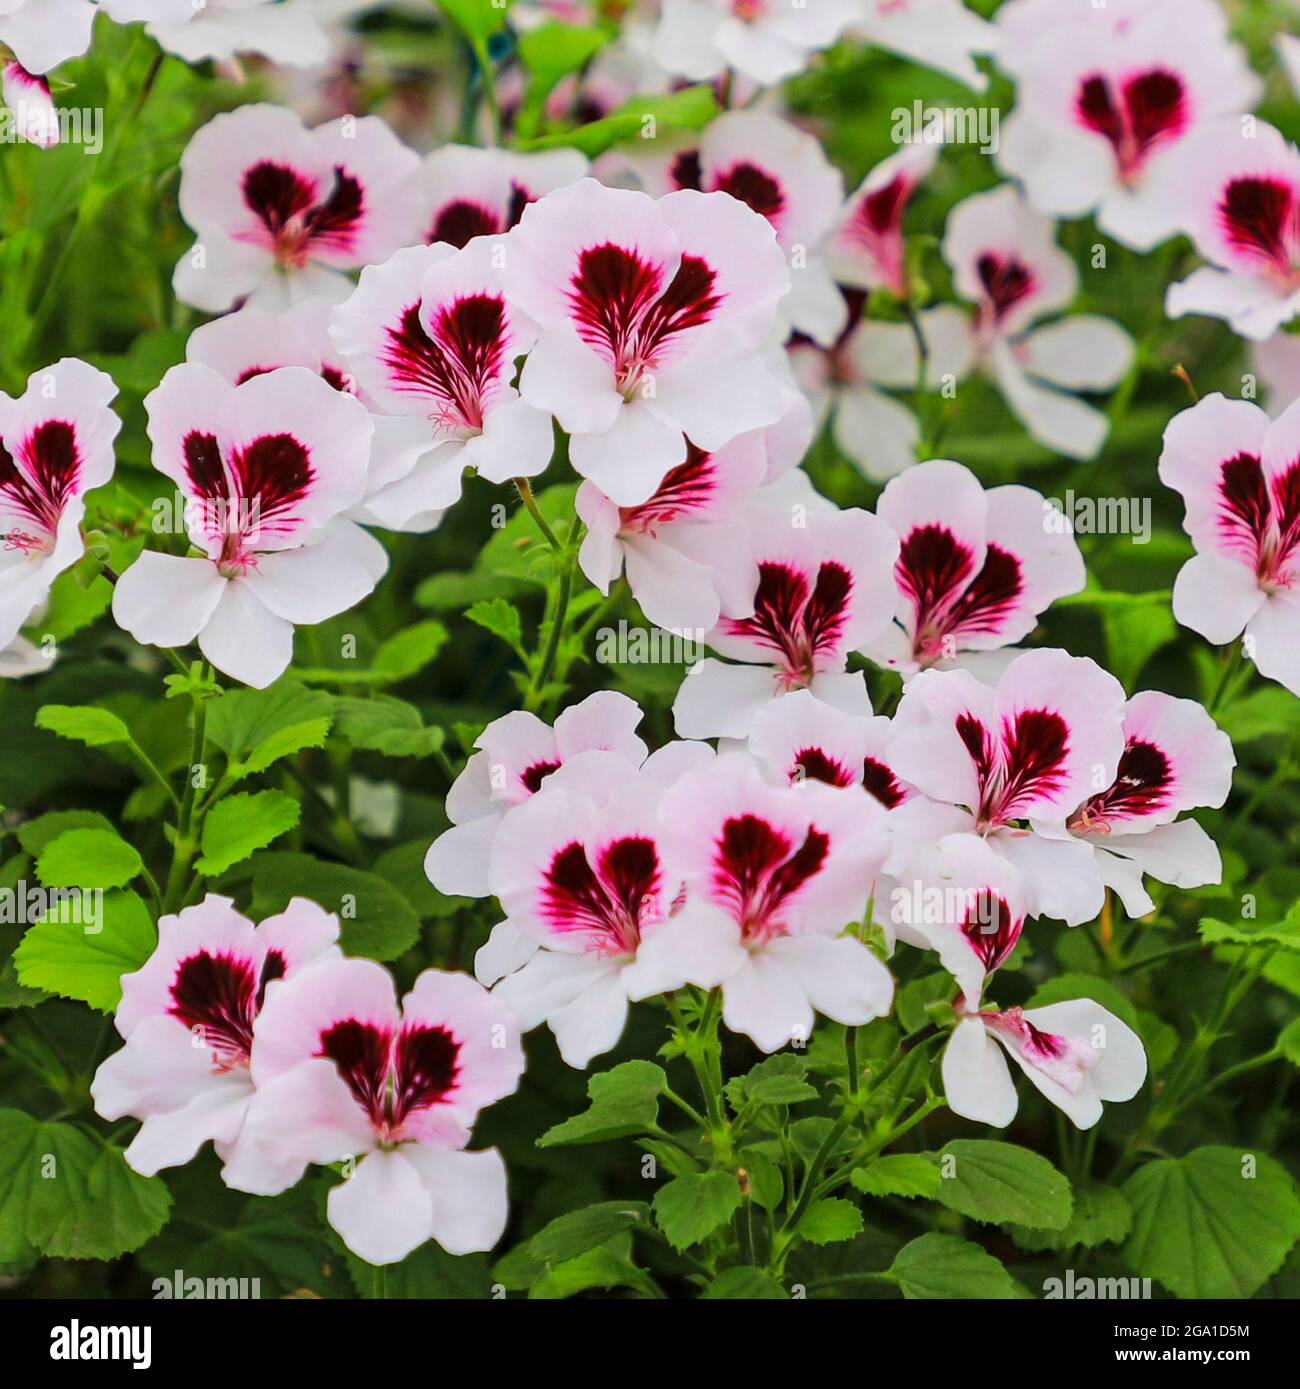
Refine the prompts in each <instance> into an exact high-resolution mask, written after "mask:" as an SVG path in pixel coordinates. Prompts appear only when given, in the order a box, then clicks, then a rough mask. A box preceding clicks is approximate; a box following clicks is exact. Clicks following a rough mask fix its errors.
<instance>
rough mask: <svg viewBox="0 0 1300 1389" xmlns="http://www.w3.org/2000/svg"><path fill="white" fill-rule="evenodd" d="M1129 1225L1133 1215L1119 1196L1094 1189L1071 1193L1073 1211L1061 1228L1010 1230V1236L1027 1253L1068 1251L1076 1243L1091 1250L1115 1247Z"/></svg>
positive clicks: (1107, 1189) (1109, 1190) (1106, 1188)
mask: <svg viewBox="0 0 1300 1389" xmlns="http://www.w3.org/2000/svg"><path fill="white" fill-rule="evenodd" d="M1132 1224H1133V1212H1132V1211H1131V1210H1129V1205H1128V1202H1127V1201H1126V1200H1125V1199H1124V1197H1123V1195H1122V1193H1120V1192H1118V1191H1116V1190H1115V1188H1114V1187H1113V1186H1095V1187H1085V1188H1084V1189H1082V1190H1080V1191H1076V1192H1075V1193H1074V1211H1073V1213H1072V1214H1071V1216H1070V1223H1069V1224H1068V1225H1066V1226H1065V1227H1064V1228H1063V1229H1060V1230H1029V1229H1013V1230H1012V1231H1011V1235H1012V1238H1013V1239H1014V1240H1015V1242H1016V1243H1017V1244H1018V1245H1019V1246H1020V1247H1021V1249H1028V1250H1030V1251H1037V1250H1043V1249H1070V1248H1072V1247H1073V1246H1074V1245H1076V1244H1082V1245H1084V1246H1085V1247H1086V1248H1088V1249H1094V1248H1096V1246H1097V1245H1099V1244H1118V1243H1119V1242H1120V1240H1122V1239H1123V1238H1124V1237H1125V1236H1126V1235H1127V1234H1128V1232H1129V1227H1130V1226H1131V1225H1132Z"/></svg>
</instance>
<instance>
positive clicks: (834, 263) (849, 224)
mask: <svg viewBox="0 0 1300 1389" xmlns="http://www.w3.org/2000/svg"><path fill="white" fill-rule="evenodd" d="M938 158H939V147H938V146H937V145H906V146H904V148H902V149H901V150H899V151H898V152H897V153H896V154H891V155H890V156H889V158H888V159H884V160H882V161H881V162H880V163H879V164H877V165H876V167H875V168H874V169H872V170H871V172H870V173H869V174H868V175H867V176H866V178H864V179H863V180H862V182H861V183H860V184H859V185H858V187H857V188H856V189H855V190H854V192H853V193H852V194H851V195H850V197H849V199H848V201H847V202H846V203H845V204H844V207H843V209H842V210H841V212H840V214H839V217H838V219H837V221H836V223H835V228H834V230H833V231H832V233H831V236H830V239H829V241H828V243H827V254H828V257H829V259H830V264H831V269H832V270H833V271H834V273H835V278H836V279H837V280H838V281H839V282H840V284H843V285H853V286H855V287H857V288H859V289H866V290H873V289H887V290H888V291H889V292H890V293H891V294H892V295H893V296H894V297H895V298H896V299H906V298H908V297H909V295H910V294H911V285H910V284H909V283H908V278H907V257H906V247H905V246H904V244H903V213H904V212H905V211H906V210H907V204H908V202H909V200H910V199H911V197H912V194H913V193H914V192H915V191H916V189H917V187H918V185H919V184H921V183H922V182H923V181H924V180H925V179H926V178H928V177H929V175H930V171H931V170H932V169H933V168H934V165H935V161H936V160H937V159H938Z"/></svg>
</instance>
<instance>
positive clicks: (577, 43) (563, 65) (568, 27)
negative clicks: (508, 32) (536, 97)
mask: <svg viewBox="0 0 1300 1389" xmlns="http://www.w3.org/2000/svg"><path fill="white" fill-rule="evenodd" d="M610 37H611V35H610V32H609V31H608V30H607V29H594V28H580V27H579V26H577V25H575V24H562V23H560V22H559V20H550V21H548V22H547V23H545V24H542V25H540V26H539V27H538V28H536V29H532V30H530V31H529V32H528V33H526V34H520V36H519V56H520V58H521V59H522V60H523V64H524V66H525V67H526V68H527V69H528V71H529V72H530V73H531V74H532V76H533V81H534V82H535V83H537V84H538V85H539V86H540V87H541V89H542V92H543V95H545V93H546V92H549V91H550V90H551V88H552V87H554V86H555V84H556V83H557V82H558V81H559V80H560V79H561V78H562V77H567V76H568V75H569V73H571V72H577V70H578V69H579V68H581V67H585V66H586V64H587V63H588V62H590V60H591V59H592V58H593V57H595V55H596V54H597V53H598V52H599V51H600V50H601V49H602V48H603V47H604V46H605V45H606V44H607V43H608V42H609V41H610Z"/></svg>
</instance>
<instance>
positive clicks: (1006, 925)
mask: <svg viewBox="0 0 1300 1389" xmlns="http://www.w3.org/2000/svg"><path fill="white" fill-rule="evenodd" d="M1022 925H1023V923H1022V922H1020V921H1017V920H1016V919H1015V917H1014V916H1012V914H1011V909H1010V907H1008V906H1007V904H1006V902H1005V900H1004V899H1003V898H1001V897H998V896H996V895H994V894H993V893H992V892H989V891H987V890H984V891H981V892H977V893H974V894H973V895H972V899H971V903H970V907H969V909H968V910H967V912H966V915H965V916H964V917H963V918H962V920H961V922H960V923H959V925H958V929H959V930H960V931H961V933H962V935H963V936H965V937H966V940H967V943H968V944H969V945H970V948H971V949H972V950H973V951H974V952H975V953H976V955H978V956H979V959H980V963H981V964H982V965H983V966H984V972H985V973H986V974H992V973H993V971H994V970H995V969H997V967H998V966H999V965H1000V964H1002V963H1003V962H1004V961H1005V960H1006V959H1007V958H1008V956H1009V955H1010V954H1011V952H1012V951H1013V950H1014V949H1015V948H1016V942H1017V941H1018V940H1019V939H1020V928H1021V926H1022Z"/></svg>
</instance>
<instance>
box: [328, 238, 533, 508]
mask: <svg viewBox="0 0 1300 1389" xmlns="http://www.w3.org/2000/svg"><path fill="white" fill-rule="evenodd" d="M330 331H331V333H332V335H333V338H334V342H335V344H336V346H337V347H338V349H339V350H340V351H341V352H342V354H343V356H344V359H345V360H346V362H347V364H348V367H349V369H350V370H351V371H352V372H353V373H354V374H355V376H356V378H357V380H358V381H359V382H360V383H361V386H362V388H363V389H364V391H365V392H366V395H367V396H368V397H369V399H370V400H372V401H373V402H374V403H375V405H376V406H377V407H378V408H379V409H380V410H382V411H384V412H386V413H387V414H389V415H392V416H396V417H398V418H405V419H408V420H410V421H411V422H412V425H413V426H414V425H415V424H416V422H419V427H420V428H421V430H422V434H423V439H424V446H423V448H422V449H419V450H418V452H417V453H416V457H415V461H414V463H413V464H412V463H410V461H409V460H410V453H411V449H410V443H409V439H408V437H407V434H406V433H405V432H404V433H403V434H401V435H399V436H398V437H397V438H396V440H395V441H394V442H395V444H396V457H393V456H392V454H391V453H390V451H389V450H388V448H387V445H388V444H389V436H388V435H386V434H382V433H381V434H380V435H379V436H378V443H379V445H380V454H379V456H378V458H377V460H376V462H377V465H378V467H379V468H380V470H381V471H382V473H383V475H384V477H385V478H386V479H388V478H391V479H392V480H391V481H388V482H386V485H384V486H382V487H381V488H380V489H379V490H378V491H376V492H373V493H372V494H371V495H370V496H369V497H367V499H366V507H367V510H368V511H369V512H370V513H371V514H372V515H373V516H375V517H377V518H378V519H379V521H380V522H381V524H384V525H391V526H394V527H400V526H402V525H403V524H405V523H406V522H407V521H408V520H409V519H410V518H411V517H412V516H416V515H420V514H423V513H427V512H431V511H441V510H444V509H445V508H447V507H449V506H451V505H452V504H453V503H454V502H456V501H457V500H459V498H460V492H461V479H462V476H463V474H464V471H465V469H466V468H473V469H475V471H477V472H478V473H479V475H480V476H482V477H485V478H487V479H488V481H489V482H498V483H499V482H507V481H509V480H510V478H512V477H536V476H537V474H538V473H541V472H543V471H544V470H545V468H546V465H547V463H549V462H550V458H551V451H552V448H553V446H554V433H553V430H552V427H551V419H550V416H549V415H548V414H546V413H545V412H544V411H542V410H539V409H536V408H534V406H533V405H531V404H529V403H527V402H526V401H524V400H522V399H520V396H519V393H518V392H517V391H516V390H515V389H514V387H513V386H512V385H511V384H510V383H511V380H512V379H513V377H514V375H515V358H516V357H518V356H520V355H522V354H523V353H524V352H526V351H527V350H528V348H529V347H531V346H532V343H533V341H534V339H535V338H536V336H537V330H536V328H535V327H534V326H533V324H532V323H530V322H529V321H528V319H527V318H525V317H524V315H523V314H521V313H520V312H519V310H518V309H517V308H516V307H515V306H514V304H512V303H510V302H508V300H507V298H506V295H505V292H504V290H503V288H502V276H501V273H500V272H499V271H498V270H497V268H496V250H495V247H494V244H493V243H492V242H490V241H488V240H485V239H478V240H475V241H474V242H472V243H471V244H470V245H468V246H466V247H465V249H464V250H461V251H456V250H453V248H452V247H450V246H447V245H441V244H440V245H436V246H414V247H410V248H408V249H406V250H404V251H399V252H398V253H397V254H396V255H395V256H393V257H392V259H391V260H388V261H386V262H385V263H384V264H383V265H374V266H368V267H367V268H366V269H365V270H364V271H363V272H362V275H361V283H360V285H359V286H358V287H357V289H356V291H355V292H354V293H353V294H352V296H351V297H350V298H349V299H348V300H347V302H346V303H344V304H341V305H339V307H338V308H337V309H335V311H334V313H333V314H332V315H331V318H330ZM403 466H405V468H406V471H405V472H399V471H398V469H399V468H401V467H403Z"/></svg>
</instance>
